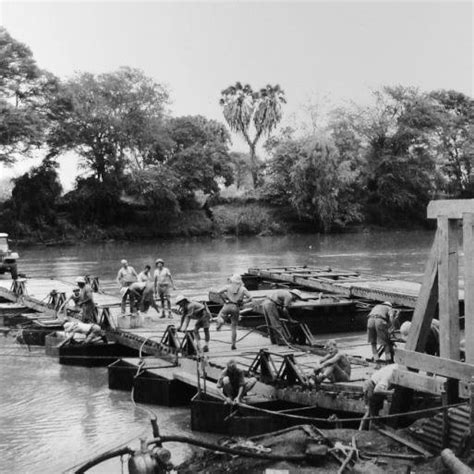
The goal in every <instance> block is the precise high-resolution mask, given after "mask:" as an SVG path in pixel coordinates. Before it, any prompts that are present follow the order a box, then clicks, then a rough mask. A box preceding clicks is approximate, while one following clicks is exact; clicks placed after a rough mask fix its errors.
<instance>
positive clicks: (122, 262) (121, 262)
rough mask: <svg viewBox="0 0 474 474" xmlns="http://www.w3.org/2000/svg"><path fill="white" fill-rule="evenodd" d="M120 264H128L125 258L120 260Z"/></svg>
mask: <svg viewBox="0 0 474 474" xmlns="http://www.w3.org/2000/svg"><path fill="white" fill-rule="evenodd" d="M120 264H121V265H128V262H127V261H126V260H125V259H122V260H120Z"/></svg>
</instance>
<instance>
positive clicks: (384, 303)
mask: <svg viewBox="0 0 474 474" xmlns="http://www.w3.org/2000/svg"><path fill="white" fill-rule="evenodd" d="M382 304H383V305H385V306H390V308H391V307H392V303H390V301H384V302H383V303H382Z"/></svg>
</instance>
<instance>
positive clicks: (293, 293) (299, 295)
mask: <svg viewBox="0 0 474 474" xmlns="http://www.w3.org/2000/svg"><path fill="white" fill-rule="evenodd" d="M290 293H291V294H292V295H294V296H296V297H297V298H299V299H300V300H302V299H303V293H301V291H300V290H290Z"/></svg>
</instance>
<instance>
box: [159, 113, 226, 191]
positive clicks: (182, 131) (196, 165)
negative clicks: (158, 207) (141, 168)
mask: <svg viewBox="0 0 474 474" xmlns="http://www.w3.org/2000/svg"><path fill="white" fill-rule="evenodd" d="M168 130H169V133H170V137H171V139H172V141H173V143H174V144H175V145H174V147H173V150H171V153H170V158H169V160H168V161H167V164H168V165H169V166H170V168H171V169H172V171H173V172H174V173H175V174H176V175H177V176H179V177H180V183H179V190H177V194H178V196H180V197H181V198H184V199H189V198H190V197H192V195H193V194H194V193H195V192H196V191H202V192H203V193H205V194H210V195H214V194H217V193H218V192H219V183H220V181H222V182H223V183H224V184H225V185H226V186H228V185H230V184H232V182H233V180H234V173H233V168H232V163H231V158H230V156H229V142H230V136H229V133H228V132H227V130H226V128H225V126H224V125H223V124H221V123H219V122H217V121H215V120H208V119H206V118H205V117H202V116H200V115H197V116H186V117H177V118H174V119H171V120H170V123H169V125H168Z"/></svg>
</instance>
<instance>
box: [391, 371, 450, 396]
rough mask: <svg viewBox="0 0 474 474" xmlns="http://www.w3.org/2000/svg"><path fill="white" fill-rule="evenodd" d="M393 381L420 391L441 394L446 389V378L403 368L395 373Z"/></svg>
mask: <svg viewBox="0 0 474 474" xmlns="http://www.w3.org/2000/svg"><path fill="white" fill-rule="evenodd" d="M393 383H394V384H395V385H401V386H402V387H407V388H411V389H413V390H416V391H418V392H427V393H432V394H435V395H441V394H442V393H444V392H445V391H446V379H440V378H437V377H431V376H428V375H425V374H420V373H417V372H408V371H407V370H403V369H401V368H400V369H397V370H396V371H395V372H394V373H393Z"/></svg>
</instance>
